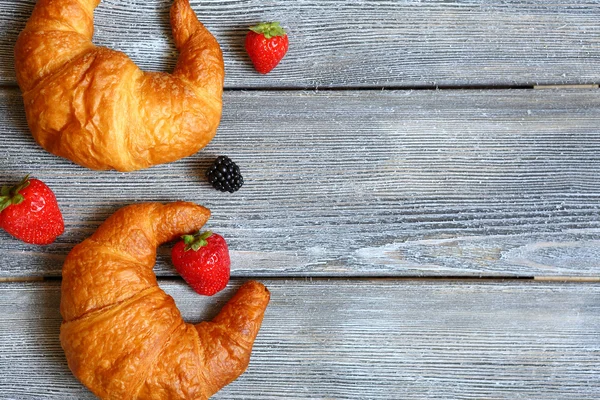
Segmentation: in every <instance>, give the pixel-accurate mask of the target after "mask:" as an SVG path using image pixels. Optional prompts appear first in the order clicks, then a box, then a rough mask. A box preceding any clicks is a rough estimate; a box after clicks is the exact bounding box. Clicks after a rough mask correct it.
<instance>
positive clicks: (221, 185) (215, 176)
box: [206, 156, 244, 193]
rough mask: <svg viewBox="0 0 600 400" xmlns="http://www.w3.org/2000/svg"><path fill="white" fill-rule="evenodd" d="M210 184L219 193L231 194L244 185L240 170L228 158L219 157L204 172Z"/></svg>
mask: <svg viewBox="0 0 600 400" xmlns="http://www.w3.org/2000/svg"><path fill="white" fill-rule="evenodd" d="M206 177H207V178H208V181H209V182H210V184H211V185H212V186H213V187H214V188H215V189H217V190H220V191H221V192H229V193H233V192H235V191H236V190H238V189H239V188H241V187H242V185H243V184H244V178H242V174H241V173H240V168H239V167H238V166H237V165H236V164H235V163H234V162H233V161H231V159H230V158H229V157H226V156H219V157H217V159H216V160H215V162H214V163H213V164H212V165H211V166H210V167H209V168H208V170H207V171H206Z"/></svg>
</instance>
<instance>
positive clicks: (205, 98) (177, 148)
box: [15, 0, 224, 171]
mask: <svg viewBox="0 0 600 400" xmlns="http://www.w3.org/2000/svg"><path fill="white" fill-rule="evenodd" d="M99 3H100V0H39V1H38V3H37V4H36V6H35V8H34V10H33V13H32V15H31V17H30V18H29V20H28V22H27V25H26V26H25V29H24V30H23V31H22V32H21V34H20V35H19V38H18V39H17V43H16V45H15V70H16V73H17V82H18V83H19V86H20V87H21V90H22V92H23V100H24V104H25V113H26V116H27V123H28V125H29V128H30V130H31V133H32V134H33V137H34V138H35V140H36V141H37V142H38V143H39V144H40V145H41V146H42V147H43V148H44V149H46V150H48V151H49V152H51V153H53V154H56V155H58V156H61V157H65V158H68V159H70V160H71V161H73V162H75V163H77V164H80V165H83V166H85V167H88V168H91V169H96V170H105V169H116V170H119V171H132V170H137V169H142V168H147V167H150V166H152V165H156V164H161V163H166V162H171V161H175V160H178V159H180V158H182V157H186V156H189V155H191V154H193V153H195V152H197V151H198V150H200V149H201V148H203V147H204V146H206V145H207V144H208V142H210V140H211V139H212V138H213V137H214V135H215V133H216V130H217V127H218V125H219V121H220V119H221V107H222V92H223V78H224V68H223V56H222V53H221V49H220V47H219V44H218V43H217V41H216V40H215V38H214V37H213V36H212V35H211V34H210V32H209V31H208V30H206V28H204V26H203V25H202V24H201V23H200V22H199V21H198V19H197V18H196V15H195V14H194V11H193V10H192V9H191V7H190V4H189V2H188V0H175V1H174V3H173V5H172V7H171V27H172V31H173V38H174V41H175V46H176V47H177V49H178V50H179V52H180V54H179V59H178V62H177V65H176V67H175V70H174V71H173V74H167V73H159V72H142V71H141V70H140V69H139V68H138V67H137V66H136V65H135V64H134V63H133V61H131V60H130V59H129V58H128V57H127V56H126V55H125V54H123V53H121V52H118V51H114V50H111V49H107V48H105V47H97V46H94V44H93V43H92V36H93V33H94V14H93V12H94V9H95V8H96V7H97V6H98V4H99Z"/></svg>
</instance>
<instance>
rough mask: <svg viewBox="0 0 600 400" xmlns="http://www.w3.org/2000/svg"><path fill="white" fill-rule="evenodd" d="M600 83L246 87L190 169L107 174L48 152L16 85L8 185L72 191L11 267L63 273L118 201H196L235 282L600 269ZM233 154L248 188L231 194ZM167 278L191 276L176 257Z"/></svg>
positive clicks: (9, 96)
mask: <svg viewBox="0 0 600 400" xmlns="http://www.w3.org/2000/svg"><path fill="white" fill-rule="evenodd" d="M599 99H600V93H599V92H598V91H597V90H592V91H577V90H576V91H535V90H529V91H526V90H519V91H384V92H379V91H356V92H337V91H328V92H319V93H314V92H270V93H267V92H230V93H227V94H226V96H225V107H224V110H225V111H224V116H223V121H222V124H221V127H220V128H219V132H218V134H217V137H216V138H215V139H214V141H213V142H212V143H211V144H210V145H209V146H208V147H207V148H206V149H205V150H203V151H201V152H199V153H198V154H196V155H194V156H192V157H189V158H187V159H185V160H180V161H178V162H176V163H172V164H169V165H163V166H158V167H154V168H151V169H149V170H145V171H140V172H134V173H116V172H97V171H90V170H86V169H84V168H81V167H78V166H76V165H74V164H72V163H70V162H69V161H66V160H63V159H59V158H57V157H54V156H52V155H50V154H48V153H46V152H45V151H44V150H42V149H41V148H40V147H39V146H38V145H37V144H36V143H35V142H34V141H33V139H32V138H31V135H30V134H29V133H28V131H27V126H26V122H25V118H24V115H23V110H22V105H21V100H20V97H19V94H18V91H17V90H16V89H10V90H6V89H5V90H2V91H0V120H2V121H3V124H2V125H1V126H0V135H1V136H2V141H1V143H0V160H2V161H1V162H0V177H2V180H3V182H0V183H4V182H5V181H9V180H11V179H12V180H17V179H19V177H21V176H23V175H25V174H26V173H28V172H31V173H33V174H34V175H36V176H37V177H39V178H41V179H43V180H44V181H46V182H47V183H48V184H49V185H50V186H51V187H52V188H53V189H54V190H55V192H56V194H57V196H58V199H59V200H60V205H61V207H62V210H63V213H64V217H65V220H66V226H67V229H66V233H65V234H64V235H63V236H61V237H60V238H59V240H58V241H57V242H56V243H55V244H53V245H51V246H47V247H36V246H29V245H25V244H22V243H19V242H17V241H16V240H13V239H12V238H11V237H9V236H8V235H7V234H5V233H3V232H0V254H2V255H3V261H2V268H0V269H1V271H0V275H2V276H8V277H14V276H46V275H53V276H59V275H60V269H61V266H62V260H63V259H64V256H65V255H66V254H67V252H68V251H69V250H70V248H71V247H72V246H73V245H74V244H75V243H78V242H80V241H81V240H83V239H84V238H86V237H87V236H89V235H90V234H91V233H92V232H93V230H95V229H96V227H97V226H98V225H99V224H100V223H101V222H102V221H103V220H104V219H106V218H107V217H108V216H109V215H110V214H112V213H113V212H114V211H115V210H116V209H118V208H120V207H121V206H124V205H126V204H130V203H132V202H139V201H163V202H164V201H174V200H187V201H195V202H197V203H200V204H204V205H206V206H207V207H209V208H210V209H211V210H212V211H213V217H212V219H211V221H209V225H208V226H209V227H210V228H211V229H213V230H215V231H217V232H220V233H222V234H223V235H224V236H225V237H226V238H227V240H228V241H229V243H230V247H231V250H232V257H233V261H232V263H233V265H232V269H233V275H234V276H307V275H311V276H316V275H320V276H365V275H368V276H415V275H417V276H515V275H516V276H536V275H543V276H588V277H598V276H600V261H599V260H600V218H599V216H600V206H599V204H600V176H599V175H598V171H599V170H600V157H598V154H600V131H599V128H598V126H599V124H598V121H599V115H600V102H599V101H598V100H599ZM219 154H227V155H229V156H231V157H232V159H233V160H234V161H236V162H237V163H238V164H239V165H240V168H241V169H242V171H243V174H244V177H245V181H246V184H245V186H244V187H243V188H242V189H241V190H240V191H239V192H237V193H235V194H229V193H220V192H217V191H215V190H213V189H212V188H211V187H210V186H209V185H208V184H207V183H206V182H205V180H204V178H203V173H204V171H205V169H206V168H207V166H208V165H209V163H210V162H211V161H212V160H213V159H214V157H215V156H216V155H219ZM157 273H158V274H159V275H173V274H174V270H173V269H172V267H171V265H170V260H169V257H168V249H167V248H166V247H165V248H164V249H162V250H161V252H160V254H159V262H158V267H157Z"/></svg>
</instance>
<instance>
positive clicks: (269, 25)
mask: <svg viewBox="0 0 600 400" xmlns="http://www.w3.org/2000/svg"><path fill="white" fill-rule="evenodd" d="M287 50H288V36H287V34H286V33H285V30H284V29H283V28H282V27H281V26H279V22H262V23H260V24H258V25H256V26H252V27H250V32H248V33H247V34H246V52H248V55H249V56H250V60H252V64H254V68H256V70H257V71H258V72H260V73H261V74H266V73H268V72H270V71H271V70H272V69H273V68H275V66H277V64H279V61H281V59H282V58H283V56H285V53H287Z"/></svg>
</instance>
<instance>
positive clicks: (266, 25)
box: [250, 22, 285, 39]
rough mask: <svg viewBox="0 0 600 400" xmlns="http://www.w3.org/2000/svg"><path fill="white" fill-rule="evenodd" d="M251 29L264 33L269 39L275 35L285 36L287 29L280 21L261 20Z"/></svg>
mask: <svg viewBox="0 0 600 400" xmlns="http://www.w3.org/2000/svg"><path fill="white" fill-rule="evenodd" d="M250 30H251V31H252V32H256V33H260V34H262V35H263V36H264V37H265V38H267V39H271V38H272V37H273V36H285V29H283V28H282V27H281V26H280V25H279V22H261V23H260V24H258V25H254V26H251V27H250Z"/></svg>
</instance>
